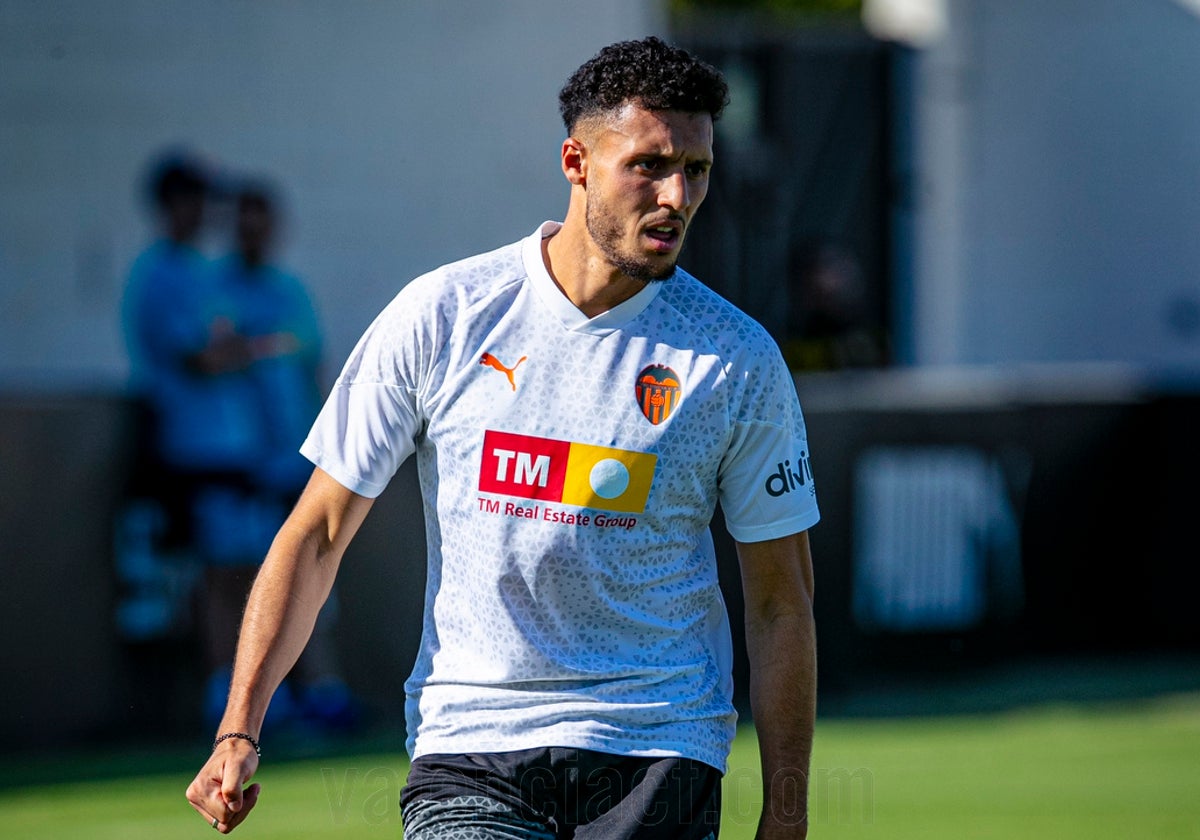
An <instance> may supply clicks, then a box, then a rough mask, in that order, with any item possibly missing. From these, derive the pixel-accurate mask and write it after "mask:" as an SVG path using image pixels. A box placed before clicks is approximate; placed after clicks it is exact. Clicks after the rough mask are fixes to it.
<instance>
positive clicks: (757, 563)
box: [737, 532, 817, 840]
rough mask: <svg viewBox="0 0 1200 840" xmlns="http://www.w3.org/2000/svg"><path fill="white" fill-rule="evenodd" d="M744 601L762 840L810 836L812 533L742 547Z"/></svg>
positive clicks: (814, 695)
mask: <svg viewBox="0 0 1200 840" xmlns="http://www.w3.org/2000/svg"><path fill="white" fill-rule="evenodd" d="M737 553H738V560H739V562H740V564H741V570H742V590H743V593H744V595H745V600H746V648H747V652H748V654H749V658H750V707H751V711H752V713H753V715H754V728H755V731H756V732H757V734H758V743H759V750H760V752H761V754H762V773H763V790H764V801H763V813H762V818H761V820H760V821H759V827H758V835H757V837H758V840H768V838H785V837H786V838H804V837H806V836H807V834H808V818H807V810H808V775H809V761H810V758H811V755H812V739H813V727H814V724H815V722H816V708H817V646H816V626H815V622H814V620H813V607H812V604H813V570H812V555H811V553H810V551H809V544H808V533H807V532H801V533H799V534H793V535H791V536H788V537H782V538H780V539H775V540H766V541H764V542H755V543H738V544H737Z"/></svg>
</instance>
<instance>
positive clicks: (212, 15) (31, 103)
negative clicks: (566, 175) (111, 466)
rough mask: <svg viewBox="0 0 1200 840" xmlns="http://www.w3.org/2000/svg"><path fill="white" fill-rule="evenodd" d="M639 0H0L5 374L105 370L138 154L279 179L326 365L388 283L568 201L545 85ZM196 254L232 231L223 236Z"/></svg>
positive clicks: (0, 282) (39, 377)
mask: <svg viewBox="0 0 1200 840" xmlns="http://www.w3.org/2000/svg"><path fill="white" fill-rule="evenodd" d="M659 6H660V4H659V3H657V2H653V0H612V1H611V2H605V3H600V4H596V3H586V4H585V3H582V2H577V0H568V2H550V0H516V2H510V3H503V4H497V3H490V2H481V0H445V2H438V3H410V2H370V3H351V4H344V3H324V2H317V0H296V2H288V3H242V2H236V0H204V2H185V0H114V2H104V3H96V2H91V0H64V2H55V3H42V2H38V0H8V2H5V3H3V4H0V55H2V56H3V70H2V72H0V114H3V120H2V121H0V184H2V185H3V187H2V188H0V383H7V384H9V385H20V386H32V387H36V388H39V389H45V388H51V389H54V390H60V391H62V390H71V389H78V388H79V387H81V386H82V387H89V388H90V387H92V386H94V385H96V384H97V383H100V384H102V385H103V386H104V387H108V388H118V387H120V386H121V384H122V383H123V381H124V377H125V369H126V360H125V354H124V349H123V344H122V339H121V335H120V328H119V324H118V320H117V311H118V309H117V307H118V301H119V298H120V294H121V290H122V286H123V284H124V282H125V277H126V272H127V271H128V267H129V264H130V262H131V261H132V259H133V258H134V256H135V254H136V252H137V251H138V249H139V248H141V247H142V246H143V244H144V243H145V241H146V239H147V237H148V236H150V234H151V227H150V217H149V215H148V214H147V212H146V210H147V208H146V207H145V206H144V205H143V203H142V201H141V195H140V192H139V190H140V187H141V184H142V180H143V178H144V175H145V167H146V165H147V164H148V162H149V160H150V158H151V157H152V156H154V155H156V154H157V153H158V152H159V151H160V150H161V149H162V148H163V147H164V146H166V145H173V144H186V145H188V146H191V147H194V148H195V149H196V150H198V151H200V152H201V153H203V154H204V155H206V156H207V157H209V158H210V159H211V161H212V162H213V163H214V164H215V165H217V166H219V167H222V168H224V169H225V170H226V171H228V173H229V174H231V175H237V174H245V173H249V174H253V175H265V176H270V177H273V178H275V179H277V180H278V181H279V183H280V184H281V186H282V187H283V189H284V196H285V200H286V201H287V205H288V211H289V217H290V224H289V225H288V230H287V235H286V251H285V253H284V262H286V263H287V264H288V265H289V266H290V267H291V268H292V269H293V270H294V271H296V272H297V273H298V274H300V275H301V277H302V278H304V279H305V280H306V281H307V282H308V283H309V285H310V286H311V288H312V290H313V293H314V295H315V297H316V299H317V303H318V306H319V309H320V312H321V314H322V316H323V320H324V323H325V324H326V326H327V331H328V334H329V359H330V364H331V365H332V366H334V367H336V366H340V364H341V361H342V359H344V358H345V356H346V354H347V353H348V352H349V350H350V348H351V347H352V346H353V342H354V340H355V339H356V338H357V337H358V335H359V334H360V333H361V331H362V330H363V329H364V328H365V326H366V324H367V323H368V322H369V320H370V319H371V318H372V317H373V316H374V315H375V314H376V312H378V310H379V309H381V308H382V306H383V305H384V304H385V303H386V302H387V301H388V300H390V299H391V297H392V296H393V295H394V294H395V293H396V291H397V290H398V289H399V288H400V287H401V286H402V285H403V284H404V283H405V282H407V281H408V280H409V279H411V278H412V277H413V276H415V275H416V274H418V273H420V272H423V271H426V270H428V269H430V268H433V267H435V266H437V265H439V264H441V263H443V262H446V261H448V260H450V259H453V258H457V257H460V256H466V255H468V254H471V253H475V252H478V251H480V250H483V249H487V248H491V247H495V246H498V245H501V244H503V243H506V242H509V241H512V240H514V239H516V238H518V237H520V236H522V235H524V234H525V233H528V232H529V231H531V230H532V229H533V228H534V226H535V225H537V224H538V223H540V222H541V221H543V220H544V219H549V218H558V217H560V216H561V214H562V212H563V209H564V208H565V204H566V192H567V187H566V184H565V181H564V180H563V178H562V175H561V173H560V171H559V169H558V149H559V144H560V142H561V139H562V135H563V129H562V127H561V123H560V121H559V118H558V110H557V99H556V94H557V91H558V88H559V86H560V85H561V84H562V82H563V81H565V79H566V77H567V75H569V74H570V72H571V71H572V70H573V69H574V68H575V67H576V66H578V65H579V64H580V63H581V62H582V61H583V60H585V59H586V58H588V57H590V56H591V55H592V54H594V53H595V51H596V50H597V49H599V48H600V47H601V46H603V45H605V44H607V43H609V42H611V41H615V40H618V39H620V38H626V37H640V36H642V35H645V34H648V33H650V32H656V31H661V29H662V22H661V20H660V17H659ZM208 246H209V248H210V250H213V251H219V250H220V249H221V248H223V247H224V240H223V237H222V236H214V237H213V238H212V239H211V240H210V241H209V242H208Z"/></svg>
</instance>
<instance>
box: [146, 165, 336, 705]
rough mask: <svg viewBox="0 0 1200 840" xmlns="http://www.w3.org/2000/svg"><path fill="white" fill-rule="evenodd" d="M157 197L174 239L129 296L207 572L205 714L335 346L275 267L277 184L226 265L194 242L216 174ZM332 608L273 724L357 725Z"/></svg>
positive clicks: (174, 507) (155, 444) (164, 485)
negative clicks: (326, 350) (324, 339)
mask: <svg viewBox="0 0 1200 840" xmlns="http://www.w3.org/2000/svg"><path fill="white" fill-rule="evenodd" d="M155 184H156V188H155V193H156V196H157V199H158V202H157V204H158V208H159V210H160V216H161V218H162V221H163V230H164V236H163V237H162V239H161V240H160V241H158V242H156V243H154V244H153V245H152V246H151V247H150V248H149V249H148V250H147V251H146V252H145V253H144V254H143V255H142V256H141V257H139V258H138V260H137V262H136V263H135V265H134V268H133V271H132V272H131V278H130V283H129V287H128V291H127V296H126V304H125V319H126V321H125V324H126V334H127V336H128V340H129V345H130V354H131V358H132V360H133V369H134V381H135V388H136V391H137V393H138V395H139V396H140V397H141V399H142V401H143V402H144V404H145V405H146V406H147V408H148V412H147V415H148V418H149V424H148V425H149V430H150V435H149V437H150V441H149V445H150V446H151V448H152V450H153V460H154V462H155V463H156V464H157V466H158V467H159V477H158V480H157V481H156V482H155V484H156V486H157V487H158V489H159V491H160V492H161V494H162V495H163V496H164V497H165V498H166V499H168V502H167V507H168V510H171V511H172V512H173V513H174V514H175V516H174V518H175V519H176V520H178V521H177V523H176V524H175V526H174V528H173V530H175V531H176V532H179V533H181V534H182V535H183V536H182V537H181V539H183V540H185V541H186V542H187V544H188V545H189V547H190V549H191V551H192V552H193V553H194V555H195V556H196V557H197V558H198V559H199V561H200V563H201V564H202V566H203V568H204V573H203V580H202V583H201V587H200V588H201V591H200V593H199V615H198V620H197V623H198V625H199V626H198V630H199V633H200V637H201V639H202V642H203V647H204V658H205V666H206V669H207V673H208V677H207V688H206V692H205V699H204V709H203V711H204V716H205V719H206V720H207V722H208V723H210V724H215V722H216V720H217V719H219V717H220V714H221V712H222V710H223V709H224V705H225V698H226V694H227V693H228V689H229V679H230V673H231V667H232V661H233V655H234V649H235V645H236V631H235V628H236V626H237V623H238V621H239V620H240V617H241V612H242V608H243V606H244V604H245V599H246V594H247V592H248V591H249V587H250V584H251V582H252V581H253V578H254V575H255V574H256V572H257V570H258V567H259V565H260V563H261V561H262V558H263V557H264V556H265V555H266V552H267V550H268V549H269V547H270V543H271V539H272V537H273V535H274V533H275V531H276V530H277V529H278V527H279V525H280V524H281V523H282V522H283V520H284V519H285V518H286V516H287V513H288V511H289V510H290V509H291V506H292V505H293V504H294V502H295V500H296V498H297V497H298V496H299V493H300V491H301V489H303V485H304V482H305V480H306V478H307V473H308V471H309V468H308V466H307V462H306V461H305V460H304V458H303V457H302V456H300V455H299V453H298V451H297V450H298V447H299V444H300V442H301V441H302V440H303V439H304V436H305V433H306V430H307V428H308V426H309V425H310V424H311V422H312V420H313V418H314V417H315V416H316V413H317V410H318V408H319V405H320V394H319V384H318V378H317V375H318V366H319V361H320V355H321V339H320V332H319V328H318V324H317V318H316V315H315V312H314V310H313V307H312V305H311V303H310V300H309V297H308V295H307V293H306V292H305V290H304V288H303V286H302V285H301V284H300V282H299V281H298V280H297V279H296V278H295V277H293V276H292V275H290V274H288V273H286V272H284V271H282V270H281V269H279V268H277V267H276V266H274V265H273V264H272V262H271V259H270V258H271V247H272V245H273V243H274V237H275V233H276V230H275V227H276V209H275V203H274V199H273V197H272V193H271V191H270V190H269V189H268V188H266V187H265V186H262V185H254V186H247V187H245V188H243V189H241V190H240V191H239V192H238V193H237V195H236V197H235V205H236V214H235V231H234V238H235V244H234V247H233V249H232V250H233V252H232V253H231V254H230V255H229V256H227V257H225V258H223V259H221V260H218V261H216V262H215V263H210V262H208V261H207V260H206V259H205V258H204V256H203V255H202V254H201V253H200V251H199V250H198V249H197V248H196V247H195V244H194V243H195V240H196V237H197V234H198V233H199V230H200V225H201V222H202V219H203V215H204V213H203V211H204V202H205V198H206V195H207V194H208V193H209V189H210V179H209V178H207V177H206V175H205V173H204V170H203V169H202V168H201V167H200V166H198V165H197V164H195V163H192V162H190V161H186V160H181V159H175V160H170V161H168V162H167V163H166V164H165V165H164V166H163V167H161V168H160V170H159V173H158V175H157V176H156V178H155ZM334 608H335V606H334V603H332V602H331V604H330V606H329V607H328V608H327V610H326V611H325V612H324V614H323V618H322V621H321V622H320V623H319V626H318V630H317V632H316V633H315V634H314V644H313V645H312V646H311V649H310V651H309V652H308V653H306V655H305V657H304V658H303V659H302V661H301V662H300V663H298V664H297V669H296V676H297V682H299V683H301V686H300V690H298V691H297V692H295V693H294V694H293V692H292V691H291V690H290V686H287V685H285V686H284V688H283V690H282V691H281V693H280V703H279V707H278V708H277V709H274V710H273V714H272V723H284V722H287V721H288V720H289V719H291V718H293V717H295V716H297V715H303V716H305V717H307V718H313V719H314V720H315V721H316V722H318V723H321V724H326V725H330V726H342V725H347V724H349V723H351V722H352V721H353V719H354V717H355V708H354V704H353V699H352V698H351V697H350V694H349V691H348V690H347V688H346V686H345V683H344V681H343V680H342V679H341V678H340V676H339V674H338V670H337V667H336V657H335V656H334V655H333V646H332V640H331V639H330V638H329V624H330V621H331V620H332V619H331V617H330V613H332V611H333V610H334Z"/></svg>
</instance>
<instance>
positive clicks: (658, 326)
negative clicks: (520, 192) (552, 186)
mask: <svg viewBox="0 0 1200 840" xmlns="http://www.w3.org/2000/svg"><path fill="white" fill-rule="evenodd" d="M726 99H727V88H726V85H725V83H724V81H723V79H722V78H721V76H720V74H719V73H718V72H717V71H715V70H714V69H713V68H711V67H709V66H708V65H706V64H704V63H702V62H700V61H698V60H697V59H696V58H694V57H693V56H691V55H689V54H688V53H686V52H684V51H682V50H679V49H675V48H673V47H671V46H669V45H667V44H665V43H663V42H662V41H660V40H658V39H656V38H647V39H644V40H641V41H628V42H622V43H618V44H614V45H611V46H609V47H607V48H605V49H603V50H602V51H601V52H600V53H598V54H597V55H596V56H595V57H594V58H592V59H591V60H589V61H588V62H587V63H585V64H584V65H583V66H582V67H580V68H579V69H578V70H577V71H576V72H575V73H574V74H573V75H572V77H571V78H570V79H569V80H568V82H567V83H566V85H565V87H564V88H563V90H562V92H561V94H560V105H561V110H562V115H563V119H564V122H565V123H566V128H567V134H568V136H567V138H566V140H565V141H564V142H563V144H562V149H561V165H562V171H563V174H564V175H565V176H566V179H567V181H568V183H569V185H570V197H569V201H568V205H567V212H566V218H565V219H564V221H563V222H562V223H561V224H560V223H557V222H545V223H543V224H541V225H539V226H538V227H537V228H536V229H535V230H534V231H533V232H532V233H531V234H530V235H528V236H526V237H525V238H523V239H521V240H520V241H518V242H515V243H513V244H511V245H509V246H507V247H503V248H500V249H498V250H496V251H492V252H490V253H486V254H483V255H480V256H475V257H472V258H469V259H466V260H463V261H460V262H456V263H452V264H450V265H447V266H443V267H442V268H440V269H437V270H436V271H433V272H431V273H430V274H427V275H425V276H422V277H420V278H417V279H416V280H414V281H412V282H411V283H410V284H408V285H407V286H405V287H404V289H403V290H401V292H400V293H399V295H398V296H397V297H396V299H395V300H394V301H393V302H392V303H391V304H390V305H389V306H388V307H387V308H385V310H384V311H383V312H382V313H381V314H380V315H379V317H378V318H377V319H376V320H375V322H374V324H373V325H372V326H371V327H370V328H369V329H368V330H367V332H366V334H365V335H364V336H363V337H362V339H361V340H360V342H359V344H358V346H357V347H356V349H355V350H354V352H353V354H352V355H351V358H350V359H349V361H348V362H347V363H346V366H345V368H344V370H343V371H342V374H341V376H340V377H339V379H338V380H337V382H336V384H335V385H334V387H333V392H332V394H331V395H330V396H329V399H328V401H327V402H326V404H325V407H324V408H323V410H322V412H321V415H320V417H319V418H318V420H317V422H316V424H315V425H314V427H313V429H312V431H311V433H310V435H309V437H308V439H307V441H306V442H305V444H304V446H303V452H304V454H305V455H306V456H308V458H309V459H310V460H312V461H313V462H314V464H315V465H316V469H315V470H314V472H313V475H312V478H311V479H310V482H309V484H308V487H307V488H306V490H305V492H304V494H303V496H302V498H301V500H300V502H299V504H298V505H297V506H296V509H295V511H294V512H293V514H292V515H291V517H290V518H289V519H288V521H287V522H286V524H285V525H284V526H283V528H282V529H281V530H280V532H279V535H278V536H277V537H276V540H275V542H274V544H273V546H272V547H271V550H270V552H269V554H268V556H267V559H266V561H265V563H264V565H263V568H262V571H261V572H260V573H259V576H258V579H257V581H256V582H255V585H254V588H253V592H252V594H251V597H250V600H249V602H248V604H247V607H246V613H245V617H244V619H243V623H242V630H241V635H240V641H239V648H238V656H237V662H236V665H235V669H234V676H233V685H232V689H231V691H230V695H229V700H228V706H227V708H226V712H225V717H224V719H223V721H222V723H221V727H220V729H219V731H218V733H217V734H218V738H217V743H216V744H215V745H214V750H213V754H212V756H211V757H210V758H209V760H208V761H207V763H206V764H205V765H204V767H203V768H202V769H201V770H200V773H199V774H198V775H197V777H196V779H195V780H194V781H193V782H192V785H191V787H190V788H189V789H188V799H189V800H190V802H191V803H192V805H193V807H194V808H195V809H196V810H197V811H199V812H200V814H202V815H203V816H204V818H205V819H206V820H208V821H209V822H210V823H211V824H212V825H213V826H214V827H215V828H217V829H218V830H219V831H221V832H228V831H230V830H232V829H233V828H234V827H236V826H237V825H238V824H239V823H241V821H242V820H244V819H245V818H246V815H247V814H248V813H249V811H250V809H251V808H252V807H253V806H254V805H255V803H256V802H257V800H258V797H259V786H258V785H256V784H255V785H249V786H247V787H243V786H244V785H246V783H247V781H248V780H249V779H250V777H251V776H252V775H253V773H254V771H255V769H256V768H257V766H258V756H257V747H258V744H257V737H258V732H259V726H260V723H261V721H262V719H263V715H264V713H265V711H266V708H267V705H268V702H269V700H270V697H271V694H272V691H273V689H274V688H275V686H276V685H277V684H278V683H279V682H280V680H281V679H282V678H283V676H284V675H285V674H286V673H287V671H288V669H289V668H290V667H291V665H292V663H293V662H294V661H295V659H296V657H297V656H298V655H299V653H300V651H301V649H302V648H303V647H304V644H305V640H306V639H307V637H308V634H309V632H310V630H311V629H312V626H313V622H314V620H315V617H316V615H317V612H318V610H319V608H320V605H321V603H322V601H323V600H324V598H325V597H326V594H327V593H328V592H329V589H330V587H331V586H332V584H333V580H334V576H335V573H336V571H337V567H338V563H339V561H340V559H341V557H342V555H343V553H344V551H345V549H346V546H347V544H348V543H349V542H350V540H351V538H352V537H353V535H354V533H355V531H356V530H357V529H358V527H359V525H360V524H361V523H362V521H363V519H364V517H365V516H366V515H367V512H368V510H369V509H370V507H371V504H372V499H373V498H375V497H376V496H377V495H378V494H379V493H380V492H382V490H383V489H384V487H385V486H386V484H387V482H388V480H389V478H390V477H391V476H392V475H393V474H394V472H395V470H396V469H397V467H398V466H399V465H400V464H401V463H402V462H403V461H404V460H405V459H406V458H407V457H408V456H409V455H413V454H415V455H416V457H417V463H418V467H419V473H420V480H421V487H422V493H423V497H424V502H425V521H426V530H427V544H428V584H427V589H426V604H425V619H424V632H423V636H422V642H421V647H420V650H419V653H418V655H417V660H416V663H415V666H414V668H413V672H412V675H411V677H410V678H409V680H408V682H407V685H406V687H407V706H406V711H407V721H408V744H407V746H408V749H409V752H410V754H411V755H412V757H413V761H412V767H411V771H410V773H409V776H408V781H407V784H406V786H405V788H404V791H403V793H402V798H401V805H402V813H403V817H404V825H405V836H406V837H407V838H409V840H434V838H451V837H453V838H501V837H504V838H555V837H577V838H581V840H582V838H650V837H662V838H707V837H715V836H716V833H717V829H718V819H719V807H720V795H719V792H720V778H721V774H722V772H723V771H724V769H725V764H726V760H727V756H728V751H729V746H730V742H731V740H732V737H733V734H734V724H735V712H734V709H733V706H732V702H731V698H732V685H731V682H732V676H731V659H732V652H731V642H730V633H729V626H728V618H727V616H726V611H725V608H724V604H723V602H722V598H721V594H720V590H719V587H718V582H717V570H716V563H715V558H714V550H713V544H712V539H711V537H710V534H709V530H708V526H709V523H710V520H711V517H712V515H713V512H714V510H715V507H716V504H717V502H718V501H719V502H720V503H721V506H722V509H723V511H724V514H725V518H726V525H727V528H728V530H729V532H730V533H731V535H732V536H733V537H734V539H735V541H736V543H737V553H738V558H739V562H740V566H741V570H742V585H743V590H744V594H745V601H746V616H747V617H746V635H747V645H748V648H749V650H748V652H749V658H750V665H751V677H750V696H751V704H752V711H753V714H754V723H755V728H756V731H757V734H758V738H759V743H760V746H761V753H762V770H763V775H764V792H765V805H764V808H763V812H762V816H761V820H760V823H759V837H760V838H775V837H790V838H795V837H804V836H806V832H807V820H806V803H807V793H806V791H807V774H808V767H809V754H810V748H811V743H812V730H813V720H814V716H815V679H816V678H815V667H816V663H815V636H814V626H813V613H812V591H813V579H812V561H811V557H810V554H809V545H808V538H807V529H808V528H809V527H811V526H812V525H813V524H814V523H816V521H817V519H818V513H817V506H816V497H815V494H814V492H813V483H812V473H811V469H810V467H809V454H808V446H807V442H806V434H805V428H804V422H803V419H802V417H801V413H800V407H799V404H798V402H797V398H796V392H795V388H794V386H793V383H792V380H791V377H790V375H789V373H788V371H787V369H786V367H785V365H784V364H783V362H782V359H781V357H780V354H779V351H778V349H777V348H776V347H775V345H774V343H773V342H772V341H771V340H770V338H769V337H768V336H767V334H766V333H765V331H764V330H763V329H762V328H761V327H760V326H759V325H758V324H756V323H755V322H754V321H752V320H751V319H750V318H748V317H747V316H746V315H744V314H743V313H741V312H740V311H738V310H737V309H735V308H734V307H733V306H731V305H730V304H729V303H727V302H725V301H724V300H722V299H721V298H720V297H718V296H717V295H716V294H714V293H713V292H711V291H710V290H708V289H707V288H706V287H705V286H703V285H701V284H700V283H699V282H698V281H697V280H696V279H695V278H693V277H692V276H690V275H689V274H687V273H686V272H685V271H683V270H682V269H680V268H677V267H676V260H677V257H678V254H679V249H680V247H681V245H682V244H683V240H684V235H685V234H686V232H687V229H688V225H689V223H690V222H691V219H692V217H693V215H694V214H695V212H696V210H697V208H698V207H699V206H700V204H701V202H702V201H703V199H704V196H705V192H706V189H707V186H708V178H709V170H710V167H711V166H712V164H713V121H714V120H715V119H717V118H718V117H719V115H720V113H721V110H722V108H723V107H724V105H725V102H726Z"/></svg>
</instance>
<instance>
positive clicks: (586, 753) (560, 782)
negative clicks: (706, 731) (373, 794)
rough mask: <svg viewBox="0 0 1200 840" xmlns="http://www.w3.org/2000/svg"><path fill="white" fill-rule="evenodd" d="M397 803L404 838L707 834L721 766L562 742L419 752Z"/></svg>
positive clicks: (715, 810) (549, 839)
mask: <svg viewBox="0 0 1200 840" xmlns="http://www.w3.org/2000/svg"><path fill="white" fill-rule="evenodd" d="M400 805H401V812H402V814H403V817H404V830H405V835H404V836H405V838H407V840H434V839H435V838H451V837H453V838H457V839H458V840H468V838H469V839H470V840H494V839H495V838H512V840H518V839H519V840H559V839H560V838H578V840H617V838H623V839H624V838H627V839H628V840H635V838H636V840H651V838H662V840H668V838H669V840H706V838H714V839H715V838H716V837H717V834H718V830H719V828H720V811H721V773H720V772H719V771H718V770H717V769H715V768H713V767H710V766H709V765H707V764H704V763H702V762H699V761H693V760H691V759H686V758H640V757H632V756H620V755H610V754H607V753H601V752H594V751H591V750H579V749H569V748H565V747H549V748H544V749H534V750H519V751H516V752H502V753H473V754H469V755H426V756H421V757H420V758H418V759H416V760H414V761H413V763H412V768H411V770H410V771H409V774H408V782H407V783H406V784H405V786H404V790H403V791H402V792H401V795H400Z"/></svg>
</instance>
